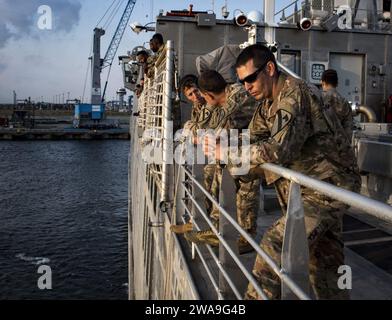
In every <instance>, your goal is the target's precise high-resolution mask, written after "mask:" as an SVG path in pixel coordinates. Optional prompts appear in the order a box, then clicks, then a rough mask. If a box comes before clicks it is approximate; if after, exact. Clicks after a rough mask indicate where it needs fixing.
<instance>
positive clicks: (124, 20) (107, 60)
mask: <svg viewBox="0 0 392 320" xmlns="http://www.w3.org/2000/svg"><path fill="white" fill-rule="evenodd" d="M135 4H136V0H128V3H127V5H126V7H125V10H124V12H123V14H122V16H121V19H120V22H119V23H118V26H117V28H116V32H115V33H114V35H113V38H112V40H111V42H110V45H109V48H108V50H107V51H106V54H105V57H104V59H101V37H102V36H103V35H104V34H105V30H104V29H102V28H95V29H94V41H93V56H92V57H91V58H90V59H92V77H91V80H92V81H91V82H92V86H91V88H92V90H91V103H90V104H87V103H83V104H78V105H76V106H75V116H74V127H80V126H81V121H82V120H83V119H85V120H87V121H90V120H92V121H93V122H99V121H100V120H102V119H103V118H104V114H105V105H104V103H103V102H104V99H105V93H106V88H107V84H108V81H107V80H106V83H105V87H104V90H103V94H102V95H101V72H102V70H103V69H104V68H107V67H109V71H108V75H109V74H110V69H111V67H112V64H113V60H114V58H115V56H116V53H117V50H118V47H119V46H120V43H121V40H122V38H123V35H124V32H125V29H126V28H127V25H128V22H129V19H130V17H131V14H132V11H133V8H134V7H135Z"/></svg>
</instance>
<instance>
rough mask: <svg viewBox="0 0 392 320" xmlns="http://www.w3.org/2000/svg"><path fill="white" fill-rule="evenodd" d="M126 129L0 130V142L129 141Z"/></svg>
mask: <svg viewBox="0 0 392 320" xmlns="http://www.w3.org/2000/svg"><path fill="white" fill-rule="evenodd" d="M129 138H130V134H129V129H128V127H124V128H118V129H106V130H87V129H73V128H63V129H25V128H17V129H15V128H13V129H11V128H0V140H107V139H114V140H129Z"/></svg>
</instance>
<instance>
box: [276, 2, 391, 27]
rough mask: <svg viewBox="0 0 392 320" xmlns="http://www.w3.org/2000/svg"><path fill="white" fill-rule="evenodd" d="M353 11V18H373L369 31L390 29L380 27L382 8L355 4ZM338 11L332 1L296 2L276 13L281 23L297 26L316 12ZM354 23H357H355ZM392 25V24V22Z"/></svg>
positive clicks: (368, 22) (369, 23)
mask: <svg viewBox="0 0 392 320" xmlns="http://www.w3.org/2000/svg"><path fill="white" fill-rule="evenodd" d="M351 9H352V16H353V18H357V16H358V14H362V15H366V16H369V15H370V16H371V19H373V20H374V21H367V19H366V24H367V26H368V28H369V29H370V28H373V29H377V28H384V29H388V27H385V26H380V25H379V23H378V20H380V17H382V16H383V14H384V11H383V10H381V9H380V8H377V7H374V8H373V9H369V8H366V9H364V8H361V7H355V5H354V4H353V5H352V6H351ZM337 10H338V7H337V6H336V5H335V2H334V1H330V0H307V1H304V0H294V1H292V2H291V3H289V4H288V5H286V6H285V7H283V8H282V9H280V10H279V11H277V12H276V13H275V18H279V20H280V21H281V22H286V23H290V22H291V23H293V24H296V23H298V22H299V21H300V20H301V18H303V17H307V18H311V16H312V14H313V13H314V12H319V13H320V12H328V13H330V14H331V13H333V12H336V11H337ZM381 20H382V19H381ZM353 23H355V21H353ZM390 23H392V20H391V21H390Z"/></svg>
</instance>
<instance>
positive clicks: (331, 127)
mask: <svg viewBox="0 0 392 320" xmlns="http://www.w3.org/2000/svg"><path fill="white" fill-rule="evenodd" d="M236 69H237V74H238V76H239V79H240V82H241V83H243V84H244V86H245V88H246V90H248V91H249V92H250V93H251V95H252V96H253V97H255V98H256V100H258V101H259V102H260V104H259V107H258V108H257V110H256V112H255V113H254V116H253V119H252V121H251V123H250V125H249V129H250V131H251V140H252V141H253V142H254V143H253V144H252V145H251V152H250V157H251V159H250V161H251V165H253V166H255V169H254V170H257V166H258V165H260V164H263V163H276V164H279V165H282V166H284V167H287V168H290V169H292V170H295V171H298V172H301V173H303V174H305V175H308V176H311V177H314V178H317V179H319V180H322V181H325V182H328V183H331V184H334V185H336V186H338V187H342V188H345V189H347V190H351V191H358V190H359V187H360V177H359V174H358V168H357V165H356V160H355V157H354V152H353V150H352V148H351V146H350V142H349V140H348V139H347V135H346V134H345V132H344V130H343V128H342V126H341V123H340V120H339V118H338V117H337V115H336V113H335V111H334V110H333V108H331V107H328V106H323V103H322V97H321V94H320V91H319V90H317V88H315V87H312V86H310V85H308V84H307V83H305V82H304V81H302V80H298V79H294V78H292V77H290V76H285V75H283V74H281V73H280V72H279V71H278V69H277V64H276V61H275V57H274V55H273V54H272V53H271V51H270V50H269V49H267V48H266V47H264V46H262V45H253V46H250V47H248V48H246V49H244V51H243V52H242V53H241V54H240V56H239V57H238V59H237V63H236ZM261 174H263V175H264V177H265V178H266V182H267V183H268V184H272V183H274V185H275V189H276V191H277V195H278V198H279V202H280V204H281V207H282V210H283V212H284V213H285V212H286V209H287V204H288V190H289V184H290V182H289V181H288V180H286V179H284V178H281V177H279V176H276V175H274V174H271V173H269V172H267V171H264V172H263V171H261ZM302 199H303V203H304V211H305V226H306V233H307V237H308V242H309V251H310V252H309V254H310V261H309V264H310V265H309V267H310V281H311V284H312V288H313V291H314V294H315V297H316V298H317V299H346V298H349V295H348V292H347V291H344V290H340V289H339V288H338V286H337V283H338V277H339V275H338V273H337V271H338V268H339V266H341V265H344V253H343V242H342V238H341V231H342V211H343V210H345V209H347V207H346V206H345V205H343V204H342V203H339V202H337V201H334V200H332V199H330V198H328V197H326V196H324V195H322V194H319V193H318V192H315V191H313V190H311V189H308V188H305V187H304V188H302ZM285 221H286V218H285V217H282V218H281V219H279V220H278V221H277V222H276V223H275V224H274V225H273V226H272V227H271V228H270V229H269V230H268V231H267V232H266V233H265V234H264V236H263V239H262V241H261V244H260V246H261V248H262V249H263V250H264V251H266V252H267V254H268V255H269V256H271V258H272V259H273V260H274V261H275V262H276V263H277V264H278V265H279V266H280V264H281V252H282V243H283V234H284V227H285ZM253 273H254V275H255V277H256V278H257V280H258V282H259V283H260V286H261V287H262V289H263V291H264V293H265V294H266V295H267V297H268V298H270V299H279V298H280V295H281V282H280V279H279V277H278V276H277V275H276V274H275V273H274V271H273V270H272V269H271V268H270V267H269V265H268V264H267V263H266V262H265V261H264V260H263V259H262V258H261V257H260V256H257V258H256V262H255V265H254V268H253ZM245 297H246V298H247V299H260V297H259V295H258V294H257V292H256V290H255V289H254V287H253V285H251V284H249V286H248V290H247V292H246V296H245Z"/></svg>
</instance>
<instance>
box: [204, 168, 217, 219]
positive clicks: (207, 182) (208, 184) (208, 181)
mask: <svg viewBox="0 0 392 320" xmlns="http://www.w3.org/2000/svg"><path fill="white" fill-rule="evenodd" d="M215 170H216V165H215V164H207V165H205V166H204V169H203V172H204V175H203V178H204V188H206V190H207V191H208V192H209V193H210V194H212V195H213V196H214V197H215V198H218V196H219V189H218V194H216V187H215V186H214V188H215V189H214V192H213V191H212V190H213V188H212V185H213V182H214V176H215ZM204 204H205V207H206V210H207V213H208V214H210V213H211V210H212V202H211V201H210V200H209V199H208V198H207V197H206V198H205V200H204Z"/></svg>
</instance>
